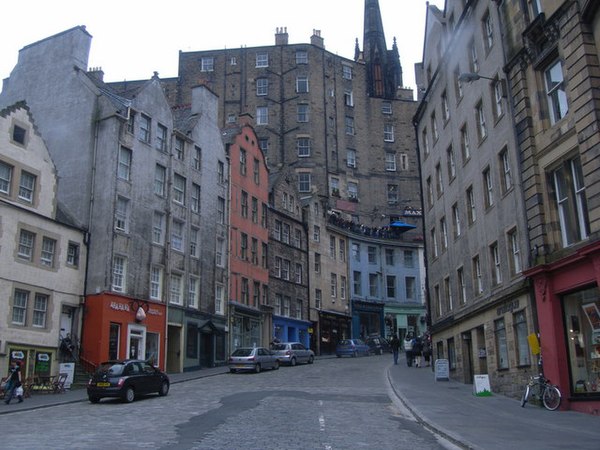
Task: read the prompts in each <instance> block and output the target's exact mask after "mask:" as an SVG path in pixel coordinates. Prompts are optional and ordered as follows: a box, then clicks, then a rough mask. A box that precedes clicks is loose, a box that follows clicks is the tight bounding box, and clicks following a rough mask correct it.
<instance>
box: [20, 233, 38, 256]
mask: <svg viewBox="0 0 600 450" xmlns="http://www.w3.org/2000/svg"><path fill="white" fill-rule="evenodd" d="M35 237H36V236H35V233H32V232H31V231H29V230H21V231H20V233H19V247H18V252H17V255H18V256H19V258H21V259H25V260H27V261H30V262H31V261H33V250H34V248H35Z"/></svg>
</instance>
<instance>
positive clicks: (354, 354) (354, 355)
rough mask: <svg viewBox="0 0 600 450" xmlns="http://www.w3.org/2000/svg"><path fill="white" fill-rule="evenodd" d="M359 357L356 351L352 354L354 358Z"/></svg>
mask: <svg viewBox="0 0 600 450" xmlns="http://www.w3.org/2000/svg"><path fill="white" fill-rule="evenodd" d="M357 356H358V352H357V351H356V350H354V351H353V352H352V357H353V358H356V357H357Z"/></svg>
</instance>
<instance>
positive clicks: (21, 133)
mask: <svg viewBox="0 0 600 450" xmlns="http://www.w3.org/2000/svg"><path fill="white" fill-rule="evenodd" d="M26 133H27V130H25V128H23V127H20V126H19V125H15V126H14V127H13V133H12V140H13V141H14V142H16V143H18V144H21V145H25V135H26Z"/></svg>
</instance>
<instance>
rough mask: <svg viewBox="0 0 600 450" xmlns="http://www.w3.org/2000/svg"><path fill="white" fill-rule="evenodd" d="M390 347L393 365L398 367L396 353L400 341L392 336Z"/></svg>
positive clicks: (398, 349)
mask: <svg viewBox="0 0 600 450" xmlns="http://www.w3.org/2000/svg"><path fill="white" fill-rule="evenodd" d="M390 347H392V353H393V354H394V364H395V365H398V352H399V351H400V339H398V337H397V336H396V335H395V334H394V335H392V338H391V339H390Z"/></svg>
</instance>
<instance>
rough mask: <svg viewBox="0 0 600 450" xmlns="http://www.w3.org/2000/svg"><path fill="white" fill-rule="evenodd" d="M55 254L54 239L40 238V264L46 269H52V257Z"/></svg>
mask: <svg viewBox="0 0 600 450" xmlns="http://www.w3.org/2000/svg"><path fill="white" fill-rule="evenodd" d="M55 254H56V239H52V238H49V237H47V236H44V237H43V238H42V251H41V254H40V264H42V265H43V266H46V267H54V256H55Z"/></svg>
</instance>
